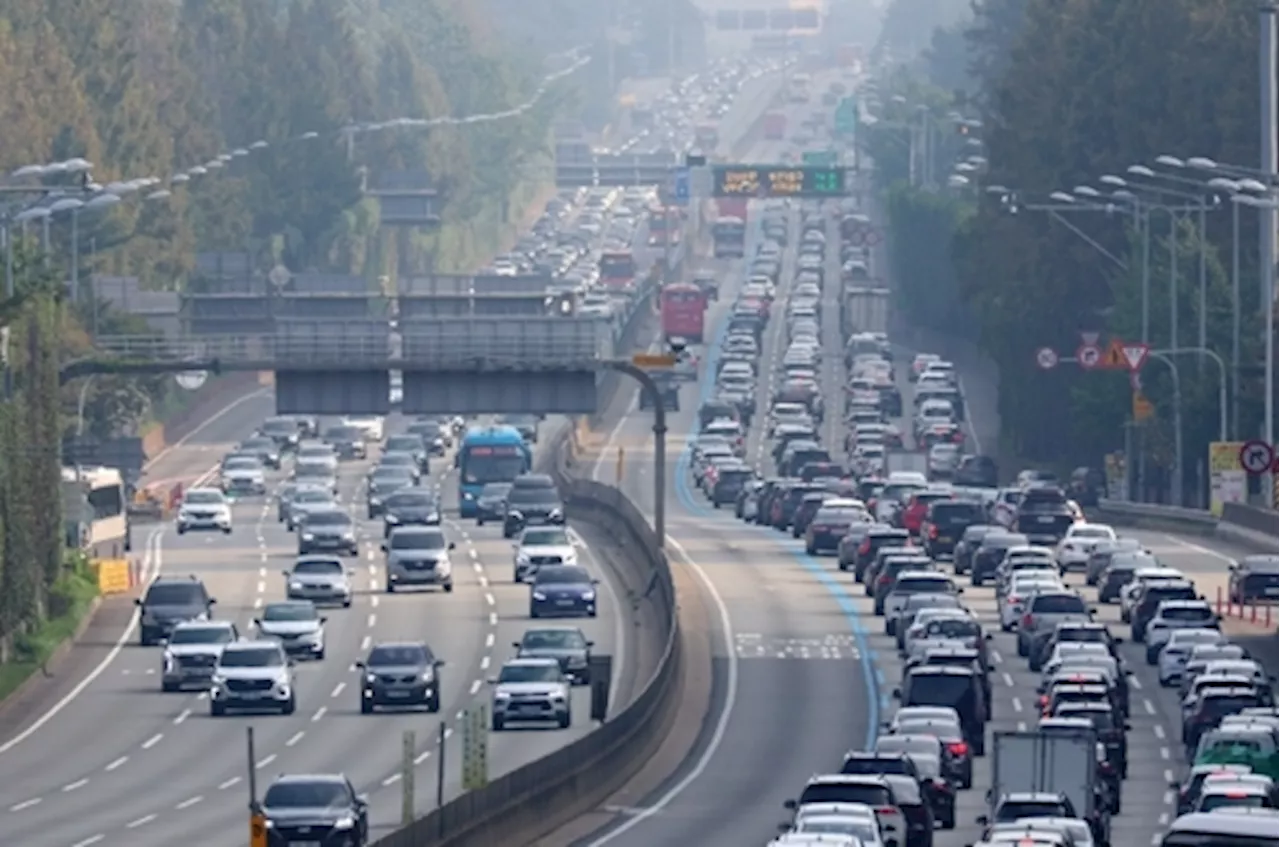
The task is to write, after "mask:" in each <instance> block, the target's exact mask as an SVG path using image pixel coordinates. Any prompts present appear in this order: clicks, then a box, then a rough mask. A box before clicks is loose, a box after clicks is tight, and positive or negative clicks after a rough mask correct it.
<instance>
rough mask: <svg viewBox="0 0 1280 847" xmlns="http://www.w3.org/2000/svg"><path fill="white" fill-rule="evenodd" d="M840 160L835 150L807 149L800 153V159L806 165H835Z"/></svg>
mask: <svg viewBox="0 0 1280 847" xmlns="http://www.w3.org/2000/svg"><path fill="white" fill-rule="evenodd" d="M838 160H839V159H838V157H837V155H836V151H834V150H806V151H805V152H804V153H802V154H800V161H802V162H804V163H805V164H806V165H834V164H836V162H837V161H838Z"/></svg>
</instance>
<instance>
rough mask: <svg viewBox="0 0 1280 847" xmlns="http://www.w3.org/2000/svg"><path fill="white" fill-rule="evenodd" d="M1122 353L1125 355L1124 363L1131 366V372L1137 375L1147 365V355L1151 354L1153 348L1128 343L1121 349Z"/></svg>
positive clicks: (1146, 345) (1131, 342)
mask: <svg viewBox="0 0 1280 847" xmlns="http://www.w3.org/2000/svg"><path fill="white" fill-rule="evenodd" d="M1121 352H1123V353H1124V361H1125V364H1127V365H1128V366H1129V370H1131V371H1133V372H1134V373H1137V372H1138V371H1140V370H1142V366H1143V365H1145V364H1146V363H1147V354H1148V353H1150V352H1151V346H1150V345H1148V344H1141V343H1137V342H1133V341H1127V342H1125V344H1124V346H1123V347H1122V348H1121Z"/></svg>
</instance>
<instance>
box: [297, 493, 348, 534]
mask: <svg viewBox="0 0 1280 847" xmlns="http://www.w3.org/2000/svg"><path fill="white" fill-rule="evenodd" d="M337 508H338V502H337V500H335V499H334V496H333V491H332V490H330V489H329V488H327V487H322V486H318V485H313V484H310V483H302V484H298V486H297V488H296V489H295V490H294V492H293V495H292V496H291V497H290V498H289V505H288V510H287V511H286V512H285V519H284V520H285V527H286V528H287V529H288V530H289V531H290V532H296V531H297V529H298V527H300V526H301V525H302V522H303V521H305V520H306V517H307V514H308V513H310V512H314V511H327V510H332V509H337Z"/></svg>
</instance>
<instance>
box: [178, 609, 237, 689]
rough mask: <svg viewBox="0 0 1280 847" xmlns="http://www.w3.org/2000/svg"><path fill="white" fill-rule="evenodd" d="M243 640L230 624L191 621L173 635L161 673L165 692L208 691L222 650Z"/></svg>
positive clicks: (226, 622) (183, 624) (224, 622)
mask: <svg viewBox="0 0 1280 847" xmlns="http://www.w3.org/2000/svg"><path fill="white" fill-rule="evenodd" d="M239 637H240V633H239V631H238V630H237V629H236V625H235V624H234V623H232V622H230V621H188V622H186V623H180V624H178V625H177V626H175V627H174V628H173V632H171V633H169V638H168V641H167V642H166V643H165V648H164V659H163V662H164V665H163V667H162V669H161V671H160V689H161V690H162V691H181V690H182V689H183V688H186V687H188V686H197V687H199V688H208V687H209V685H210V683H211V682H212V680H213V672H214V668H215V667H217V664H218V657H219V656H221V655H222V649H223V648H224V647H225V646H226V645H228V644H230V643H231V642H233V641H235V640H237V639H238V638H239Z"/></svg>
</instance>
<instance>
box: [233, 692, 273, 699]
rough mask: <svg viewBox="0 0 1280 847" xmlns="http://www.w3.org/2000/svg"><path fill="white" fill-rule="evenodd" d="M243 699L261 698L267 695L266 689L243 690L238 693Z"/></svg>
mask: <svg viewBox="0 0 1280 847" xmlns="http://www.w3.org/2000/svg"><path fill="white" fill-rule="evenodd" d="M236 696H238V697H239V698H240V699H241V700H261V699H262V698H264V697H266V696H267V692H265V691H241V692H240V693H239V694H238V695H236Z"/></svg>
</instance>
